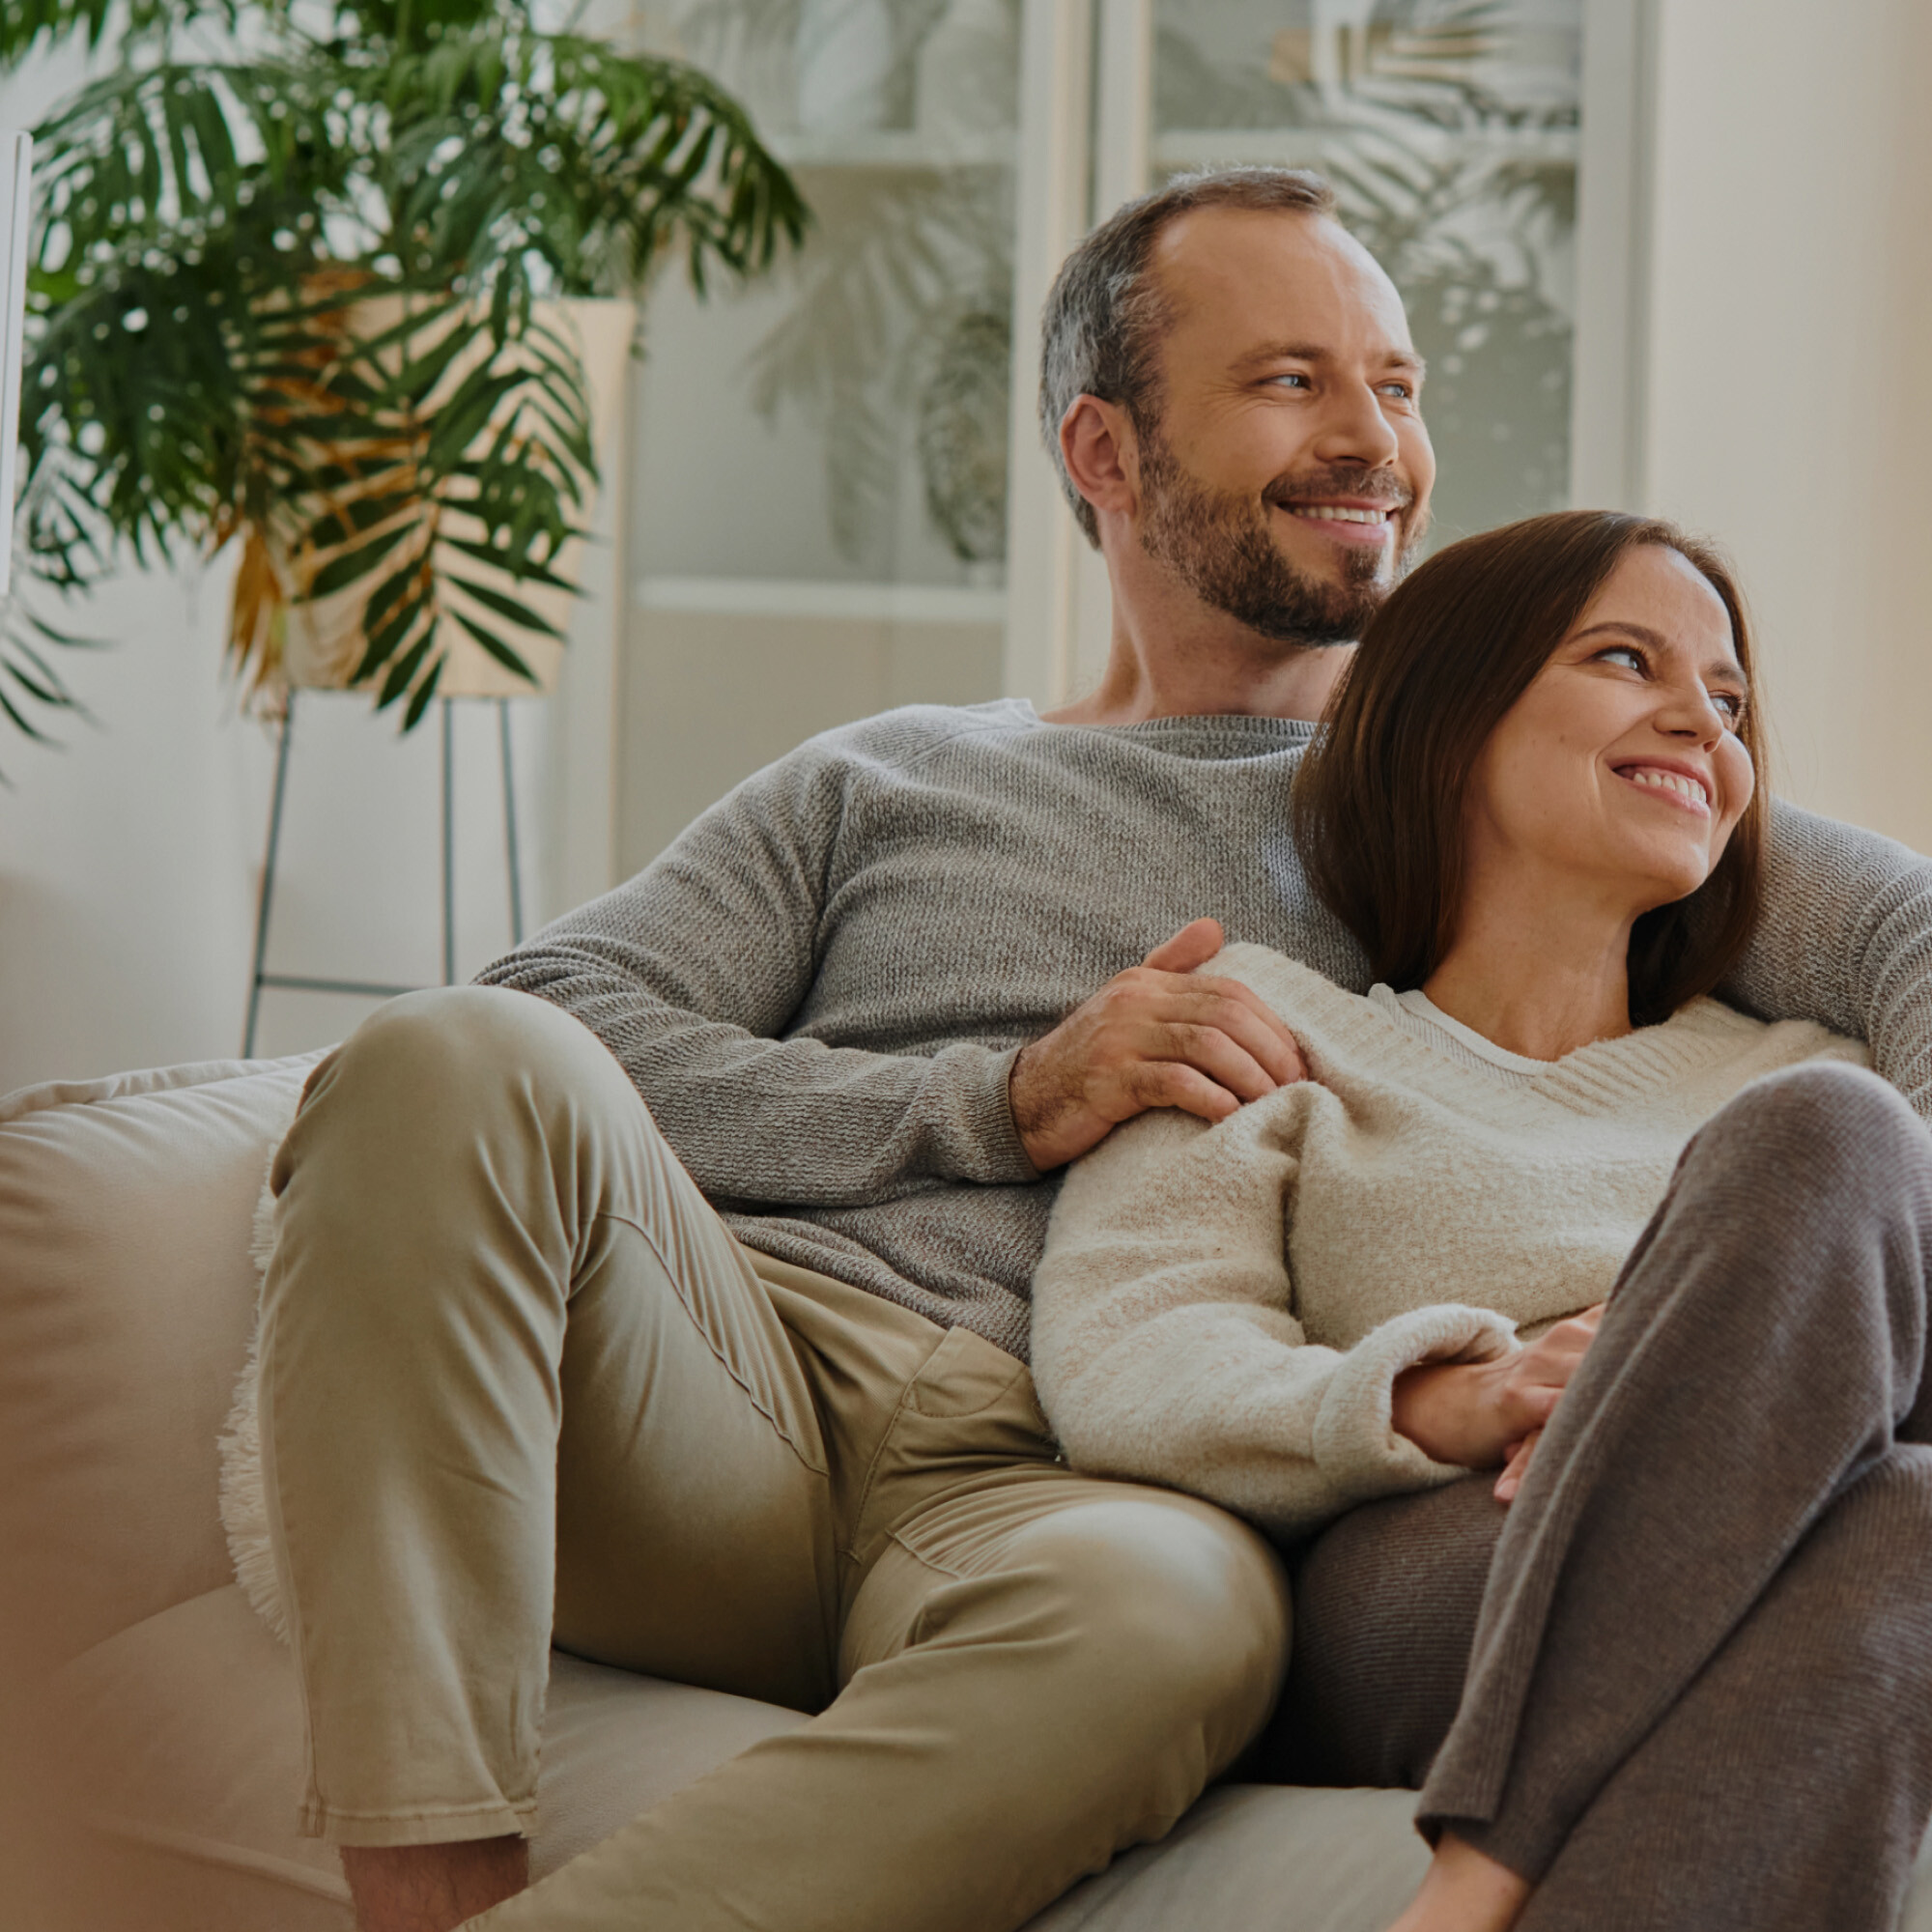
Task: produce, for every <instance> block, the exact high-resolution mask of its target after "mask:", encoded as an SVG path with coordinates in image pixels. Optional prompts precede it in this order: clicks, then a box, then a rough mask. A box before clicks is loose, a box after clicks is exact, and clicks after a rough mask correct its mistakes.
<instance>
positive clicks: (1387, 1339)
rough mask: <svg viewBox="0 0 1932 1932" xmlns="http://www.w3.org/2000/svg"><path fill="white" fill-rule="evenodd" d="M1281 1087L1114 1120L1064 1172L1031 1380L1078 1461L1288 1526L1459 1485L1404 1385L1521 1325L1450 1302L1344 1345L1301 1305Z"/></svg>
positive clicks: (1302, 1103) (1289, 1138)
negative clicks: (1312, 1326)
mask: <svg viewBox="0 0 1932 1932" xmlns="http://www.w3.org/2000/svg"><path fill="white" fill-rule="evenodd" d="M1321 1097H1324V1096H1320V1095H1318V1094H1316V1093H1314V1092H1313V1091H1310V1090H1297V1089H1285V1090H1283V1091H1282V1092H1281V1093H1279V1094H1275V1095H1273V1096H1272V1097H1271V1098H1270V1099H1267V1100H1264V1101H1260V1102H1257V1103H1256V1104H1254V1105H1252V1106H1249V1107H1245V1108H1243V1109H1242V1110H1241V1112H1240V1113H1238V1114H1236V1115H1235V1116H1234V1117H1233V1119H1231V1120H1229V1121H1225V1122H1221V1123H1220V1124H1219V1125H1218V1126H1213V1127H1209V1126H1208V1125H1207V1124H1206V1123H1205V1122H1200V1121H1197V1120H1193V1119H1191V1118H1189V1117H1187V1116H1184V1115H1179V1114H1175V1113H1172V1112H1164V1113H1155V1114H1147V1115H1143V1116H1142V1117H1141V1118H1140V1119H1138V1120H1136V1121H1133V1122H1128V1123H1127V1124H1126V1125H1124V1126H1122V1127H1117V1128H1116V1129H1115V1130H1114V1132H1113V1133H1112V1134H1110V1135H1109V1136H1108V1138H1107V1139H1106V1140H1105V1141H1104V1142H1102V1143H1101V1145H1100V1146H1099V1147H1098V1148H1097V1149H1095V1150H1094V1152H1093V1153H1091V1154H1090V1155H1088V1156H1087V1158H1086V1159H1085V1160H1083V1161H1081V1162H1079V1163H1078V1164H1077V1165H1076V1166H1075V1167H1074V1168H1072V1169H1071V1170H1070V1171H1069V1173H1068V1176H1067V1179H1066V1183H1065V1187H1064V1188H1063V1190H1062V1193H1061V1198H1060V1202H1059V1204H1058V1206H1057V1207H1056V1208H1055V1210H1054V1217H1053V1223H1052V1227H1051V1229H1050V1231H1049V1233H1048V1236H1047V1246H1046V1254H1045V1258H1044V1259H1043V1261H1042V1262H1041V1264H1040V1268H1039V1271H1038V1273H1037V1275H1036V1276H1035V1278H1034V1326H1033V1335H1034V1346H1033V1362H1034V1377H1035V1380H1036V1382H1037V1386H1038V1389H1039V1394H1040V1400H1041V1402H1042V1403H1043V1404H1044V1406H1045V1407H1046V1412H1047V1416H1048V1419H1049V1420H1050V1421H1051V1422H1052V1424H1053V1427H1054V1429H1055V1431H1056V1432H1057V1433H1058V1435H1059V1436H1060V1439H1061V1442H1062V1444H1063V1445H1064V1446H1065V1450H1066V1452H1067V1456H1068V1458H1069V1460H1070V1461H1071V1462H1072V1463H1074V1464H1075V1465H1076V1466H1078V1467H1081V1468H1086V1469H1092V1470H1094V1471H1096V1472H1099V1473H1104V1474H1108V1475H1115V1476H1122V1477H1127V1478H1132V1479H1136V1480H1140V1481H1145V1482H1156V1483H1163V1484H1167V1485H1169V1486H1171V1487H1173V1488H1177V1489H1183V1490H1188V1491H1190V1492H1193V1493H1195V1494H1197V1495H1202V1496H1206V1497H1208V1499H1209V1500H1210V1501H1214V1502H1218V1503H1221V1504H1223V1505H1224V1506H1226V1507H1227V1508H1230V1509H1233V1510H1236V1511H1238V1512H1239V1513H1240V1514H1241V1515H1243V1516H1246V1517H1248V1518H1250V1519H1252V1520H1255V1521H1257V1522H1259V1523H1262V1524H1263V1525H1264V1526H1265V1527H1267V1528H1270V1529H1273V1530H1275V1531H1277V1532H1281V1533H1293V1532H1300V1531H1305V1530H1307V1529H1310V1528H1313V1527H1314V1526H1316V1525H1317V1524H1319V1523H1321V1522H1322V1521H1325V1520H1327V1519H1329V1518H1330V1517H1333V1516H1336V1515H1338V1514H1340V1512H1341V1511H1343V1510H1345V1509H1347V1508H1349V1507H1350V1506H1351V1505H1352V1504H1354V1503H1357V1502H1361V1501H1364V1500H1366V1499H1367V1498H1368V1497H1371V1496H1376V1495H1384V1494H1391V1493H1395V1492H1401V1491H1406V1490H1416V1489H1423V1488H1427V1487H1429V1486H1430V1485H1432V1484H1435V1483H1439V1482H1446V1481H1449V1480H1451V1479H1452V1478H1454V1477H1455V1476H1458V1475H1461V1474H1462V1473H1463V1466H1462V1465H1460V1464H1456V1463H1443V1462H1438V1461H1436V1460H1435V1458H1433V1457H1431V1456H1430V1455H1428V1454H1427V1453H1425V1451H1424V1450H1423V1449H1422V1448H1420V1447H1419V1446H1417V1444H1416V1443H1415V1442H1413V1441H1411V1440H1409V1439H1408V1438H1407V1437H1406V1436H1405V1435H1402V1434H1401V1433H1400V1432H1399V1431H1398V1430H1397V1429H1396V1428H1395V1426H1394V1423H1393V1417H1392V1411H1391V1404H1392V1394H1393V1387H1394V1384H1395V1381H1396V1378H1398V1377H1399V1376H1400V1375H1401V1374H1402V1373H1403V1372H1404V1371H1405V1370H1407V1369H1410V1368H1412V1367H1414V1366H1415V1365H1416V1364H1418V1363H1422V1362H1430V1361H1442V1360H1445V1359H1450V1358H1462V1359H1464V1360H1468V1359H1488V1358H1494V1357H1500V1356H1502V1355H1504V1354H1505V1353H1506V1352H1508V1351H1510V1350H1513V1349H1514V1346H1515V1344H1514V1328H1513V1326H1512V1324H1511V1323H1510V1322H1509V1321H1507V1320H1506V1319H1505V1318H1503V1317H1502V1316H1500V1315H1496V1314H1494V1313H1493V1312H1492V1311H1490V1310H1487V1309H1476V1308H1465V1307H1462V1306H1459V1305H1453V1304H1449V1305H1442V1306H1437V1307H1431V1308H1421V1309H1416V1310H1413V1311H1411V1312H1409V1313H1407V1314H1405V1315H1401V1316H1398V1317H1396V1318H1394V1319H1393V1320H1391V1321H1386V1322H1384V1323H1383V1324H1382V1325H1381V1326H1380V1327H1378V1328H1377V1329H1375V1330H1374V1331H1373V1332H1372V1333H1371V1334H1369V1335H1367V1336H1365V1337H1364V1338H1363V1339H1362V1340H1361V1341H1360V1342H1358V1343H1357V1344H1356V1345H1355V1346H1354V1347H1353V1348H1352V1349H1350V1350H1334V1349H1328V1348H1321V1347H1317V1346H1314V1345H1311V1344H1310V1343H1309V1342H1308V1340H1307V1338H1306V1336H1305V1335H1304V1333H1303V1331H1302V1328H1301V1325H1300V1323H1299V1322H1298V1321H1296V1320H1295V1319H1294V1317H1293V1314H1292V1313H1291V1312H1290V1310H1291V1306H1292V1289H1291V1284H1290V1281H1289V1275H1288V1267H1287V1264H1286V1261H1285V1258H1284V1238H1283V1237H1284V1226H1285V1219H1284V1217H1285V1211H1286V1208H1287V1204H1288V1201H1289V1196H1290V1190H1291V1189H1292V1187H1293V1180H1294V1175H1295V1168H1296V1153H1295V1150H1296V1148H1297V1147H1298V1144H1299V1139H1300V1122H1301V1119H1302V1110H1303V1109H1304V1108H1306V1107H1307V1106H1309V1105H1312V1104H1316V1103H1317V1102H1318V1100H1319V1099H1321Z"/></svg>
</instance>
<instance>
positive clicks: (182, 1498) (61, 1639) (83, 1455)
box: [0, 1056, 314, 1657]
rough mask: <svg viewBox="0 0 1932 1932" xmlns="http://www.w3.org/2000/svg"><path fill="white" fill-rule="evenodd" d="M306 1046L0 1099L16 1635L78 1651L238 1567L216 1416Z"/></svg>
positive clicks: (2, 1425) (2, 1514)
mask: <svg viewBox="0 0 1932 1932" xmlns="http://www.w3.org/2000/svg"><path fill="white" fill-rule="evenodd" d="M313 1064H314V1056H307V1057H304V1058H302V1059H299V1060H288V1061H269V1062H256V1063H253V1064H244V1063H240V1062H221V1063H215V1064H213V1065H198V1066H185V1067H174V1068H170V1069H168V1070H167V1071H165V1072H158V1073H135V1074H126V1075H122V1076H121V1077H119V1078H117V1079H113V1080H98V1081H89V1082H82V1083H56V1084H53V1085H49V1086H44V1087H36V1088H29V1089H27V1090H25V1091H23V1092H21V1093H18V1094H11V1095H9V1096H8V1097H7V1098H6V1099H4V1100H0V1258H4V1264H0V1335H4V1336H5V1338H6V1339H5V1347H4V1348H0V1431H4V1435H0V1467H4V1468H5V1470H6V1471H7V1480H6V1482H5V1483H4V1484H0V1548H4V1549H5V1550H6V1551H7V1552H8V1560H7V1562H6V1564H5V1566H4V1568H5V1571H6V1577H7V1581H6V1585H5V1588H6V1590H7V1595H8V1601H7V1603H6V1604H5V1605H0V1614H5V1615H6V1617H7V1618H8V1621H9V1622H10V1623H13V1624H14V1625H15V1629H14V1633H13V1635H12V1638H11V1640H12V1641H14V1642H15V1643H18V1642H21V1641H26V1642H28V1643H30V1644H32V1646H33V1647H34V1649H35V1650H36V1651H37V1652H38V1653H39V1654H42V1655H46V1654H47V1653H48V1652H51V1653H52V1654H53V1655H55V1656H58V1657H71V1656H72V1655H74V1654H76V1653H77V1652H79V1651H82V1650H85V1649H87V1648H88V1647H89V1646H90V1645H92V1644H95V1643H98V1642H99V1641H100V1640H101V1639H102V1638H104V1637H107V1636H110V1635H112V1634H114V1633H115V1632H117V1631H120V1630H125V1629H126V1628H128V1626H129V1625H131V1624H135V1623H138V1622H140V1621H141V1620H142V1619H144V1618H146V1617H149V1616H152V1615H153V1614H154V1613H155V1612H156V1611H157V1610H162V1609H165V1608H167V1607H168V1606H169V1605H173V1604H179V1603H183V1602H185V1600H187V1599H188V1598H190V1597H196V1596H199V1595H201V1594H202V1593H203V1592H204V1591H207V1590H211V1589H214V1588H216V1587H218V1586H219V1585H221V1584H223V1583H225V1582H227V1581H228V1580H229V1565H228V1551H227V1548H226V1545H225V1543H224V1541H223V1539H222V1534H221V1524H220V1521H219V1519H218V1517H217V1515H216V1512H215V1507H214V1498H215V1484H216V1457H215V1437H216V1435H218V1433H219V1431H220V1428H221V1424H222V1421H223V1419H224V1417H225V1416H226V1414H227V1411H228V1406H229V1402H230V1399H231V1397H232V1395H233V1392H234V1386H235V1379H236V1377H237V1375H238V1374H239V1373H240V1371H241V1363H242V1360H243V1358H244V1356H245V1353H246V1350H247V1345H248V1334H249V1329H250V1326H251V1323H252V1321H253V1317H254V1308H255V1294H256V1277H255V1271H254V1268H253V1266H252V1264H250V1261H249V1257H248V1235H249V1226H250V1217H251V1214H252V1211H253V1208H254V1204H255V1197H256V1192H257V1190H258V1189H259V1188H260V1186H261V1182H262V1170H263V1164H264V1162H265V1161H266V1159H267V1157H268V1153H269V1151H270V1149H271V1148H272V1147H273V1145H274V1143H275V1142H276V1141H277V1140H278V1139H279V1138H280V1136H281V1134H282V1133H283V1132H284V1131H285V1130H286V1127H287V1123H288V1122H289V1121H290V1120H292V1119H293V1118H294V1114H295V1108H296V1102H297V1100H298V1096H299V1094H300V1090H301V1083H302V1080H303V1079H304V1077H305V1076H306V1074H307V1071H308V1068H309V1067H310V1066H311V1065H313ZM20 1626H24V1628H20Z"/></svg>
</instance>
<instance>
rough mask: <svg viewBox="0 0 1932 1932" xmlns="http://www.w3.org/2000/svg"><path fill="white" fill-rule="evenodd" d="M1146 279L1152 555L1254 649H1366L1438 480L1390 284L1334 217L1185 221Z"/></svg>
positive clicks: (1146, 505) (1147, 536) (1147, 523)
mask: <svg viewBox="0 0 1932 1932" xmlns="http://www.w3.org/2000/svg"><path fill="white" fill-rule="evenodd" d="M1152 268H1153V272H1154V274H1155V275H1156V276H1157V277H1158V278H1159V283H1160V287H1161V291H1162V294H1163V296H1164V298H1165V299H1166V302H1167V306H1168V311H1169V315H1170V318H1171V320H1170V324H1169V327H1168V329H1167V331H1166V333H1165V335H1164V336H1163V337H1162V340H1161V344H1160V352H1159V364H1158V366H1159V384H1158V388H1157V391H1156V393H1155V394H1154V396H1153V397H1152V398H1151V405H1152V408H1151V411H1150V412H1149V413H1151V414H1152V416H1153V419H1152V420H1151V421H1150V422H1147V423H1143V424H1137V426H1136V427H1137V429H1138V432H1139V435H1138V441H1139V451H1140V494H1141V515H1140V538H1141V542H1142V544H1143V546H1144V547H1145V548H1146V550H1147V552H1148V554H1150V555H1151V556H1152V557H1154V558H1155V559H1156V560H1157V561H1158V562H1161V563H1163V564H1165V565H1166V566H1167V567H1168V568H1169V569H1171V570H1173V571H1174V572H1175V574H1176V575H1177V576H1179V578H1180V579H1181V580H1182V582H1185V583H1186V584H1187V585H1188V586H1189V588H1190V589H1192V590H1193V591H1194V593H1195V594H1196V595H1197V596H1198V597H1200V598H1201V599H1202V601H1203V602H1204V603H1207V604H1209V605H1211V606H1212V607H1213V608H1215V609H1216V610H1219V611H1226V612H1227V613H1228V614H1229V615H1230V616H1232V617H1235V618H1236V619H1237V620H1238V621H1239V622H1240V623H1242V624H1244V625H1246V626H1247V627H1248V628H1249V629H1250V630H1252V631H1255V632H1258V633H1259V634H1260V635H1261V636H1263V637H1265V638H1269V639H1275V640H1277V641H1279V642H1282V643H1288V644H1333V643H1346V642H1349V641H1350V640H1352V639H1356V638H1358V637H1360V636H1361V634H1362V629H1363V627H1364V625H1366V624H1367V622H1368V620H1369V618H1370V617H1371V616H1372V615H1373V614H1374V612H1375V611H1376V609H1377V607H1378V605H1379V604H1380V603H1381V601H1382V599H1383V598H1384V597H1386V596H1387V595H1388V593H1389V591H1390V590H1391V589H1392V588H1393V587H1394V584H1395V582H1396V580H1397V578H1398V577H1399V576H1400V575H1401V572H1402V569H1403V566H1404V564H1405V563H1406V560H1407V558H1408V556H1409V554H1410V553H1411V552H1412V551H1413V550H1414V548H1415V546H1416V544H1417V543H1418V542H1419V541H1420V540H1421V537H1422V534H1423V531H1424V530H1425V528H1426V527H1427V526H1428V522H1429V510H1428V505H1429V491H1430V487H1431V485H1432V484H1433V483H1434V482H1435V453H1434V451H1432V450H1431V448H1430V446H1429V433H1428V431H1426V430H1425V429H1424V428H1423V426H1422V412H1421V408H1420V393H1421V388H1422V364H1421V361H1420V360H1419V358H1418V357H1417V356H1416V354H1415V351H1414V349H1413V348H1412V347H1411V346H1410V343H1409V338H1408V322H1407V319H1406V317H1405V316H1404V314H1403V309H1402V300H1401V298H1400V297H1398V296H1397V294H1396V292H1395V287H1394V284H1393V283H1391V282H1390V281H1389V279H1388V277H1387V276H1386V275H1384V274H1383V273H1382V271H1381V270H1380V269H1379V268H1378V267H1377V266H1376V264H1375V262H1374V260H1373V259H1372V258H1371V257H1370V255H1369V254H1368V252H1367V250H1366V249H1364V248H1363V247H1362V246H1361V244H1360V243H1359V242H1357V241H1354V240H1353V239H1352V238H1351V237H1350V236H1349V235H1348V234H1347V233H1346V232H1345V231H1344V230H1342V229H1341V228H1339V227H1338V226H1337V225H1336V224H1335V223H1334V222H1332V221H1327V220H1323V219H1321V217H1319V216H1315V215H1306V214H1293V213H1264V212H1260V211H1250V210H1246V209H1203V210H1200V211H1198V212H1196V213H1192V214H1186V215H1182V216H1181V217H1180V218H1179V220H1178V221H1175V222H1174V223H1172V224H1171V225H1170V226H1169V227H1168V228H1167V229H1166V230H1165V231H1164V232H1163V233H1162V235H1161V237H1160V240H1159V241H1158V242H1157V244H1156V246H1155V249H1154V255H1153V263H1152ZM1155 412H1157V413H1155Z"/></svg>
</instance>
